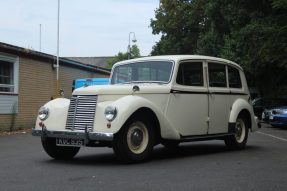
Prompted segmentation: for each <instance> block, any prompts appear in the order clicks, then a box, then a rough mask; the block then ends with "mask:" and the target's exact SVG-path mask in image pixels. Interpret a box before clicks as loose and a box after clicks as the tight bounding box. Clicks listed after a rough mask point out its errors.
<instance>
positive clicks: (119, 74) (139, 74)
mask: <svg viewBox="0 0 287 191" xmlns="http://www.w3.org/2000/svg"><path fill="white" fill-rule="evenodd" d="M172 68H173V63H172V62H170V61H145V62H136V63H130V64H124V65H119V66H117V67H115V68H114V70H113V76H112V80H111V84H124V83H168V82H169V80H170V77H171V73H172Z"/></svg>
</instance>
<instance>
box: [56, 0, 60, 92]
mask: <svg viewBox="0 0 287 191" xmlns="http://www.w3.org/2000/svg"><path fill="white" fill-rule="evenodd" d="M59 33H60V0H58V24H57V66H56V68H57V78H56V80H57V81H56V97H59V39H60V34H59Z"/></svg>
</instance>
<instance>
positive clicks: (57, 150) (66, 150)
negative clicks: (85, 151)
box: [41, 137, 80, 160]
mask: <svg viewBox="0 0 287 191" xmlns="http://www.w3.org/2000/svg"><path fill="white" fill-rule="evenodd" d="M41 141H42V145H43V148H44V150H45V151H46V153H47V154H48V155H49V156H50V157H52V158H54V159H58V160H64V159H72V158H73V157H74V156H75V155H76V154H77V153H78V152H79V150H80V147H67V146H66V147H65V146H57V145H56V139H54V138H48V137H42V138H41Z"/></svg>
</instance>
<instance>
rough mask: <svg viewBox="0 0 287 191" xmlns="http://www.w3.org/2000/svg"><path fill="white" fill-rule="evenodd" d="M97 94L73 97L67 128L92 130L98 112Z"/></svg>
mask: <svg viewBox="0 0 287 191" xmlns="http://www.w3.org/2000/svg"><path fill="white" fill-rule="evenodd" d="M96 105H97V96H74V97H72V98H71V102H70V106H69V111H68V117H67V123H66V129H69V130H72V131H74V130H83V131H84V130H85V129H86V127H87V128H88V130H89V131H91V130H92V128H93V124H94V117H95V112H96Z"/></svg>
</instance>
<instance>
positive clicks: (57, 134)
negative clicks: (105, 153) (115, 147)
mask: <svg viewBox="0 0 287 191" xmlns="http://www.w3.org/2000/svg"><path fill="white" fill-rule="evenodd" d="M32 135H33V136H43V137H53V138H71V139H84V140H87V141H112V140H113V138H114V134H113V133H101V132H97V133H95V132H88V131H49V130H47V129H46V128H45V127H44V128H43V129H32Z"/></svg>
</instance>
